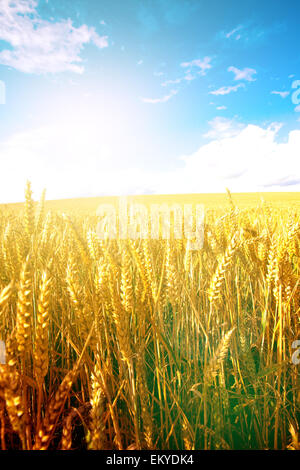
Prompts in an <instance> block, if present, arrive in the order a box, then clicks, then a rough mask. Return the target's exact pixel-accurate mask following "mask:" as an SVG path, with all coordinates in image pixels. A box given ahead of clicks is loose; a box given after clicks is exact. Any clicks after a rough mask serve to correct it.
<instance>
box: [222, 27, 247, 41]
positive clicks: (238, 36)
mask: <svg viewBox="0 0 300 470" xmlns="http://www.w3.org/2000/svg"><path fill="white" fill-rule="evenodd" d="M242 28H243V26H242V25H239V26H237V27H236V28H234V29H233V30H231V31H229V33H226V34H225V37H226V38H227V39H229V38H231V37H232V36H233V38H234V39H235V40H237V41H238V40H239V39H240V38H241V35H240V34H236V33H238V32H239V31H240V30H241V29H242Z"/></svg>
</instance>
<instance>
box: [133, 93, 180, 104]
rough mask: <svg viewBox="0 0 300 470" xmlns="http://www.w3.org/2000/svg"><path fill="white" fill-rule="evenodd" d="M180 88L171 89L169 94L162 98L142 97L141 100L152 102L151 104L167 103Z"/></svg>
mask: <svg viewBox="0 0 300 470" xmlns="http://www.w3.org/2000/svg"><path fill="white" fill-rule="evenodd" d="M177 93H178V90H171V91H170V93H169V94H168V95H165V96H162V97H161V98H141V100H142V101H143V102H144V103H151V104H157V103H166V102H167V101H169V100H170V99H171V98H172V97H173V96H174V95H177Z"/></svg>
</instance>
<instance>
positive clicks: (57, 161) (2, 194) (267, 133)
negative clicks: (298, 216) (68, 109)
mask: <svg viewBox="0 0 300 470" xmlns="http://www.w3.org/2000/svg"><path fill="white" fill-rule="evenodd" d="M210 127H211V131H210V135H206V137H208V138H210V139H211V140H210V141H209V142H208V143H206V144H205V145H201V146H200V147H199V149H198V150H197V151H196V152H194V153H193V154H191V155H185V156H182V157H180V158H179V159H177V161H178V167H177V168H176V169H175V170H173V171H160V172H159V171H156V172H154V171H153V172H149V171H146V170H144V169H143V168H128V169H119V168H118V166H117V165H116V169H115V170H113V169H112V170H107V169H105V165H104V164H105V162H107V161H108V160H109V159H110V158H111V151H112V149H111V147H110V145H109V142H108V141H105V137H106V131H105V130H103V133H102V135H99V126H97V125H96V124H95V125H94V127H92V126H91V125H89V126H86V127H85V128H84V129H82V127H80V126H78V127H76V126H74V125H68V126H67V125H66V124H60V125H56V126H47V127H43V128H40V129H33V130H29V131H26V132H23V133H19V134H16V135H13V136H11V137H10V138H9V139H8V140H7V141H6V142H4V143H2V144H0V155H1V168H2V171H1V174H0V202H4V203H5V202H14V201H22V200H23V199H24V187H25V182H26V179H27V178H28V179H30V180H31V181H32V185H33V189H34V194H35V196H36V197H38V195H39V194H40V193H41V191H42V189H43V188H44V187H46V189H47V196H48V199H55V198H67V197H81V196H86V195H89V196H98V195H101V194H104V195H105V194H107V195H114V194H115V195H118V194H143V193H144V194H145V193H157V194H160V193H161V194H162V193H165V194H167V193H191V192H198V193H201V192H223V191H225V188H226V187H228V188H229V189H230V190H232V191H241V192H243V191H284V190H287V191H300V167H299V163H298V162H299V148H300V130H299V129H298V130H293V131H291V132H290V133H289V135H288V139H287V141H286V142H284V143H279V142H278V141H277V132H278V129H279V128H280V126H279V125H278V124H274V125H272V126H269V127H268V128H266V129H265V128H262V127H260V126H254V125H242V124H239V123H236V122H235V121H234V120H224V118H220V117H218V118H215V119H214V120H212V121H211V123H210ZM100 130H101V129H100ZM112 137H113V136H112ZM82 155H84V156H85V157H84V159H83V157H82ZM16 168H17V169H18V171H16Z"/></svg>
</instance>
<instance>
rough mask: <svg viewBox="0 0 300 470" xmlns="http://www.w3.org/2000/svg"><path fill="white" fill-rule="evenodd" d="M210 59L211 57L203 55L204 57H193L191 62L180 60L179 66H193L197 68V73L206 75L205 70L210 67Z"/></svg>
mask: <svg viewBox="0 0 300 470" xmlns="http://www.w3.org/2000/svg"><path fill="white" fill-rule="evenodd" d="M211 60H212V59H211V57H204V59H195V60H192V61H191V62H182V64H180V65H181V67H184V68H189V69H190V68H193V67H196V68H199V69H200V71H198V73H199V74H200V75H206V71H207V70H209V69H211V68H212V65H211V63H210V62H211Z"/></svg>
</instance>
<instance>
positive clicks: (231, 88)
mask: <svg viewBox="0 0 300 470" xmlns="http://www.w3.org/2000/svg"><path fill="white" fill-rule="evenodd" d="M244 87H245V85H244V84H243V83H239V84H238V85H234V86H223V87H221V88H219V89H218V90H214V91H210V92H209V93H210V94H211V95H217V96H218V95H228V94H229V93H232V92H235V91H237V90H238V89H239V88H244Z"/></svg>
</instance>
